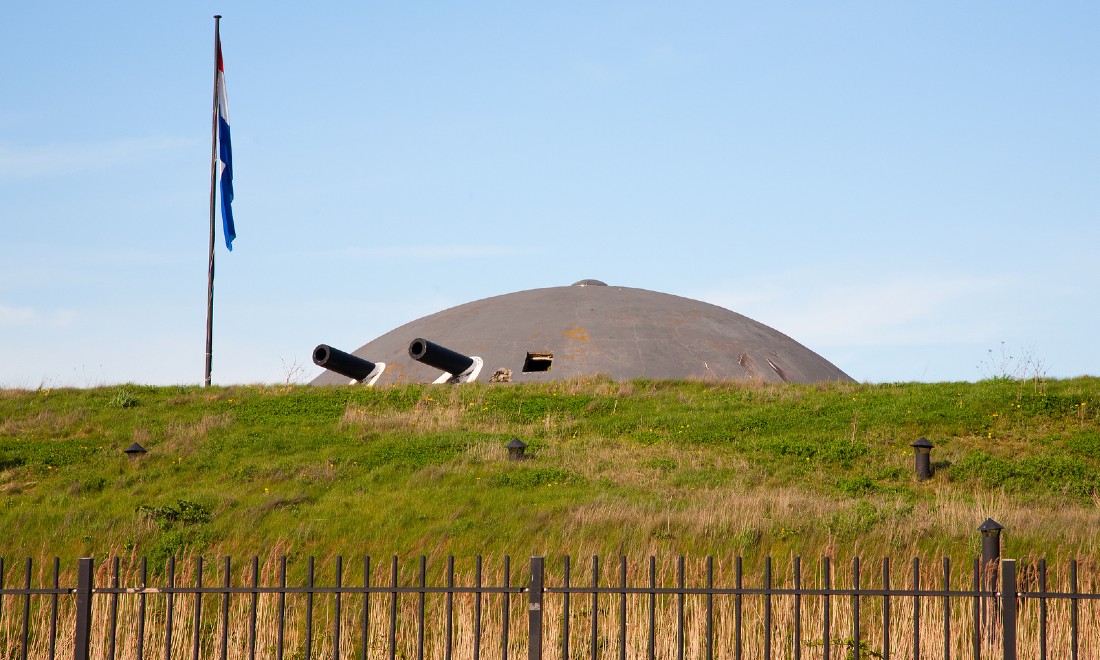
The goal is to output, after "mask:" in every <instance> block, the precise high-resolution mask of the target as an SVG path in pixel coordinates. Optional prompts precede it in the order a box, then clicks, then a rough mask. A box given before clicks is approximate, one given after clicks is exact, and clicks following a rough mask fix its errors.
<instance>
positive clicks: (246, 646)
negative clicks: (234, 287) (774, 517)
mask: <svg viewBox="0 0 1100 660" xmlns="http://www.w3.org/2000/svg"><path fill="white" fill-rule="evenodd" d="M502 564H503V565H502V566H501V567H499V570H495V571H494V572H493V575H492V579H491V580H486V576H485V571H484V567H483V564H482V559H481V557H477V558H476V561H475V565H474V570H473V574H472V576H471V575H470V574H469V571H466V572H464V573H463V574H462V577H463V581H466V582H469V584H456V581H457V580H456V578H457V577H458V574H457V573H456V570H455V563H454V558H453V557H449V558H448V559H447V564H446V568H445V569H444V570H443V571H442V574H441V577H440V579H439V580H438V582H435V581H434V580H433V581H432V582H434V583H430V581H429V580H428V571H427V560H426V558H425V557H420V559H419V562H418V564H417V566H416V567H415V569H413V570H410V569H409V568H408V567H407V566H406V567H405V570H404V571H402V570H400V569H401V566H400V565H399V561H398V558H397V557H393V558H391V560H390V562H389V564H388V566H387V567H386V568H388V570H382V571H376V574H375V575H373V576H372V568H373V567H372V563H371V558H370V557H366V558H364V559H363V562H362V564H361V568H362V572H361V575H360V576H359V577H360V578H361V579H359V580H358V582H357V583H356V584H350V583H345V580H344V578H345V576H344V562H343V558H342V557H337V558H336V561H335V564H334V567H333V568H334V571H333V573H332V577H333V581H332V582H331V583H329V584H317V580H316V577H317V572H316V569H315V564H314V560H313V558H312V557H310V558H309V559H308V562H307V563H306V565H305V567H304V569H305V570H304V574H303V572H302V571H301V570H300V569H299V567H297V566H295V568H296V569H298V570H297V572H296V574H295V577H296V578H300V580H299V582H298V584H288V563H287V559H286V558H285V557H282V558H279V559H278V561H277V563H276V565H275V566H274V568H272V567H271V566H270V565H266V566H267V568H266V573H265V572H263V571H261V568H260V563H259V560H258V558H253V559H252V561H251V563H250V565H247V566H246V567H245V568H246V569H247V570H244V571H239V572H240V574H241V575H242V576H243V579H242V580H241V581H242V582H244V584H233V582H232V576H233V568H234V567H233V564H232V563H231V561H230V559H229V558H225V559H224V561H223V562H222V563H221V566H220V569H219V570H214V571H213V573H214V576H213V577H212V578H211V576H210V575H208V573H209V571H208V570H207V566H206V564H204V562H203V560H202V559H201V558H196V559H195V560H194V562H189V563H187V564H186V565H177V563H176V561H175V559H169V560H168V562H167V565H166V567H165V570H164V571H163V573H160V574H158V575H157V576H156V580H155V581H157V582H159V584H151V583H150V582H151V581H150V580H149V579H148V578H149V570H148V565H147V562H146V560H145V559H144V558H142V559H141V560H140V563H135V564H134V565H132V566H130V567H129V568H128V573H127V574H126V576H125V577H126V578H127V579H132V580H134V582H133V583H132V586H127V585H126V584H125V583H124V582H125V581H124V580H123V575H122V573H121V572H120V561H119V559H118V558H114V559H113V560H112V561H111V562H110V564H109V565H108V566H107V567H100V570H99V573H98V575H97V574H96V568H95V565H94V562H93V561H92V560H91V559H82V560H80V562H79V565H78V570H77V583H76V585H74V586H62V585H61V578H62V576H61V573H60V562H59V561H58V560H57V559H55V560H54V561H53V562H52V566H50V567H49V570H48V571H40V573H41V575H40V576H39V582H42V581H44V580H46V581H49V584H50V586H40V585H39V586H33V582H34V580H33V579H32V578H33V573H34V570H33V569H34V566H33V563H32V561H31V560H30V559H27V560H26V561H25V563H23V566H22V567H21V568H22V570H21V571H20V570H19V568H20V567H18V566H13V567H12V568H11V570H10V571H9V570H8V569H7V567H6V566H5V564H4V561H3V559H2V558H0V658H2V659H3V660H7V659H8V658H28V657H31V658H39V657H43V658H50V659H51V660H52V659H53V658H55V657H73V658H75V659H76V660H84V659H86V658H91V657H96V658H108V659H110V660H115V659H116V658H119V659H120V660H121V659H122V658H144V657H163V658H165V660H170V659H171V658H173V657H179V658H187V657H191V658H195V659H196V660H197V659H198V658H200V657H202V658H208V657H209V658H221V659H223V660H226V659H228V658H231V657H232V658H249V659H250V660H251V659H253V658H256V657H274V658H277V659H279V660H281V659H282V658H284V657H287V658H289V657H294V658H306V659H310V658H313V657H317V658H321V657H325V658H334V659H336V660H340V659H341V658H364V659H365V658H368V657H370V658H375V657H377V658H391V659H393V658H397V657H416V658H417V659H418V660H423V658H425V657H427V656H430V657H439V656H442V657H443V658H445V660H450V659H451V658H452V657H471V658H474V659H475V660H480V657H482V656H485V657H492V658H494V659H495V658H497V657H500V658H501V659H502V660H508V658H509V657H518V656H520V655H522V654H523V652H524V651H526V655H527V657H528V658H529V660H536V659H541V658H543V657H546V658H563V659H569V658H575V657H585V658H591V659H592V660H596V659H603V658H615V657H617V658H622V659H625V658H627V657H632V658H633V657H646V658H657V657H672V656H671V655H668V654H667V653H666V651H667V650H668V649H669V648H671V649H672V654H673V655H674V656H675V657H676V658H678V659H680V658H685V657H701V658H707V659H708V660H709V659H711V658H714V657H719V656H720V657H732V658H736V659H738V660H740V659H741V658H743V657H763V658H766V659H771V658H773V657H783V658H795V659H796V660H801V658H811V657H812V658H836V657H844V658H886V659H888V658H891V657H895V658H906V657H912V658H920V657H924V656H922V645H924V646H925V648H924V651H925V653H927V651H928V645H927V643H928V642H930V641H931V640H932V639H933V638H936V639H935V641H936V642H937V643H942V647H940V648H942V650H943V657H951V651H952V650H953V649H958V648H959V644H960V642H959V640H960V639H966V640H967V641H966V642H965V646H966V647H967V651H969V653H968V654H958V657H972V658H974V659H975V660H978V659H980V658H983V657H984V658H1005V659H1014V658H1016V657H1017V647H1018V629H1019V627H1020V625H1021V624H1023V625H1024V626H1025V627H1027V630H1028V634H1032V635H1034V636H1035V637H1037V648H1038V650H1039V655H1040V657H1041V658H1047V657H1069V658H1073V659H1076V658H1078V657H1079V652H1080V635H1081V626H1080V621H1079V618H1080V608H1081V605H1082V603H1093V602H1096V601H1100V593H1087V592H1086V593H1082V592H1080V591H1079V590H1078V563H1077V562H1076V561H1073V562H1070V564H1069V579H1068V584H1069V590H1068V591H1050V590H1047V579H1048V572H1047V566H1046V562H1045V560H1040V561H1039V562H1038V563H1037V565H1035V566H1029V567H1028V570H1029V571H1031V574H1030V575H1029V579H1031V580H1032V581H1033V582H1034V581H1036V580H1037V584H1038V589H1037V590H1035V589H1031V590H1020V589H1019V582H1018V578H1017V563H1016V561H1014V560H1002V561H999V562H998V563H997V564H990V565H986V566H983V565H982V563H981V562H980V561H979V560H975V561H974V563H973V566H972V568H971V570H970V571H967V573H969V575H966V576H963V575H959V576H958V577H957V578H956V579H955V580H954V581H953V579H952V574H951V568H952V567H951V564H950V562H949V561H948V560H946V559H945V560H944V561H943V563H942V575H937V577H938V579H937V580H936V582H938V584H931V583H929V584H928V586H925V585H924V584H922V581H923V582H927V581H928V573H929V570H930V569H931V570H932V571H934V572H937V573H938V568H937V567H936V566H934V565H930V564H921V562H920V561H919V560H917V559H914V560H913V561H912V563H911V564H910V566H909V567H907V569H908V570H900V569H904V568H906V567H901V566H898V567H896V569H895V568H894V567H892V566H891V564H890V561H889V560H888V559H884V560H883V561H882V564H881V566H878V567H875V568H873V569H867V568H863V567H861V566H860V561H859V559H854V560H853V561H852V565H851V566H850V567H844V569H843V570H834V566H833V564H832V562H831V560H830V559H829V558H824V559H823V560H822V561H821V562H819V563H818V564H817V565H816V566H814V567H813V569H812V570H811V571H810V573H809V575H808V577H811V578H813V583H814V586H810V585H808V584H807V583H806V582H805V581H804V578H805V577H807V576H806V575H804V574H803V567H802V562H801V559H799V558H794V559H793V562H792V565H791V566H790V567H789V568H787V569H785V572H784V577H785V578H786V579H787V584H788V585H789V586H777V585H775V584H773V582H774V574H773V565H772V560H771V558H766V559H765V561H764V565H763V570H762V571H760V572H757V573H754V574H753V575H751V576H749V577H750V578H751V580H750V581H751V582H754V583H755V584H749V585H746V573H745V571H744V570H743V566H742V561H741V559H740V558H735V559H734V561H733V574H732V582H733V586H727V585H716V584H715V582H714V560H713V558H710V557H707V558H706V559H705V561H704V563H703V565H702V567H700V566H698V565H695V566H694V567H693V570H692V572H691V574H690V576H689V574H688V571H686V570H685V561H684V559H683V557H679V558H677V559H676V561H675V564H674V566H673V568H671V569H669V568H668V567H667V566H664V567H663V569H664V570H662V571H661V573H660V578H659V577H658V573H659V571H658V566H657V561H656V559H655V558H653V557H650V558H649V560H648V563H644V565H643V566H642V567H641V571H639V570H638V566H637V565H635V566H634V569H635V574H634V575H633V580H631V579H629V578H630V575H629V571H628V569H629V568H630V566H629V565H628V562H627V560H626V558H625V557H623V558H619V560H618V562H616V563H614V564H613V565H612V566H610V567H607V566H602V565H601V563H600V559H599V558H598V557H593V558H592V559H591V564H590V565H588V566H584V567H578V566H575V565H574V563H573V562H572V560H571V559H570V558H569V557H564V558H563V561H562V563H561V565H560V569H557V570H555V569H554V568H548V567H547V566H546V563H545V561H544V560H543V558H542V557H533V558H531V561H530V564H529V566H528V567H527V570H526V571H524V572H525V576H524V577H525V578H526V581H525V582H522V583H519V584H514V583H513V582H512V573H513V570H512V567H511V564H510V559H509V558H508V557H504V559H503V562H502ZM238 568H239V567H238ZM601 569H602V570H601ZM700 569H701V570H700ZM8 572H12V573H14V574H15V575H16V578H17V579H18V578H22V579H19V581H18V586H15V585H9V584H5V579H6V578H7V573H8ZM436 572H439V571H436ZM898 572H903V573H908V584H905V585H902V586H896V587H893V586H891V577H892V576H893V577H894V578H895V580H896V573H898ZM868 575H870V576H873V577H875V578H877V581H878V582H879V584H878V585H877V586H873V587H864V586H861V579H862V578H865V577H866V576H868ZM65 577H66V579H67V580H71V579H72V576H71V575H69V574H66V576H65ZM177 577H181V578H185V579H183V580H181V581H185V582H188V584H180V583H178V582H177ZM433 577H435V573H433ZM726 577H727V578H728V577H730V576H729V575H728V571H727V574H726ZM964 577H965V578H966V582H967V583H968V584H969V588H958V587H957V586H956V587H954V588H953V584H955V585H957V584H959V583H960V579H962V578H964ZM104 578H106V579H104ZM689 578H690V579H689ZM838 579H841V580H845V581H846V582H847V583H848V585H847V586H844V587H841V586H839V585H838V584H837V580H838ZM97 580H98V581H99V582H100V583H101V584H97V583H96V582H97ZM204 581H207V582H212V583H211V584H206V583H204ZM261 582H267V583H266V584H261ZM271 582H275V584H271ZM670 583H671V586H670ZM692 583H694V584H692ZM757 585H758V586H757ZM523 596H526V597H523ZM513 597H515V598H514V599H513ZM429 598H430V599H431V600H432V605H431V608H429V607H428V600H429ZM456 598H458V599H461V601H462V603H461V604H460V603H456ZM261 599H263V601H262V602H263V605H262V606H261ZM288 599H289V600H290V601H292V602H288ZM318 600H319V601H321V602H317V601H318ZM716 600H717V601H718V602H719V603H723V604H724V608H725V609H720V608H716V605H715V603H716ZM32 601H33V602H34V604H35V605H36V606H35V607H34V608H32ZM135 601H136V602H135ZM811 601H812V602H811ZM231 603H232V604H233V607H232V612H231ZM460 605H461V607H460ZM811 605H812V606H811ZM1034 605H1037V608H1036V607H1034ZM122 606H125V607H122ZM524 606H525V609H526V611H527V617H526V621H523V619H524V617H523V616H522V615H521V614H520V613H519V611H520V608H521V607H524ZM930 607H932V608H937V607H938V608H939V612H940V613H941V614H940V619H941V620H942V629H941V630H938V631H936V630H931V629H930V626H929V621H928V620H927V618H928V617H929V613H930V611H932V610H929V608H930ZM1052 607H1068V609H1069V613H1068V614H1069V623H1068V640H1069V643H1068V648H1066V649H1061V648H1059V649H1055V650H1056V651H1057V652H1056V653H1052V650H1051V649H1049V648H1048V646H1049V645H1048V620H1049V617H1050V608H1052ZM490 608H491V611H490ZM842 608H843V609H844V614H843V615H842V614H841V609H842ZM1021 608H1026V612H1022V611H1021ZM121 609H125V610H126V614H125V615H124V614H122V612H121ZM1036 609H1037V611H1036ZM459 610H461V612H459ZM932 612H933V613H934V611H932ZM32 614H33V616H32ZM963 614H965V615H969V619H968V620H964V623H966V622H967V621H968V623H969V625H968V626H965V627H968V628H969V629H968V630H961V629H960V627H962V624H960V623H959V615H963ZM781 616H782V617H785V621H784V623H783V624H782V625H779V624H777V623H776V619H777V618H778V617H781ZM1093 616H1096V614H1095V613H1093ZM261 619H262V621H261ZM749 619H751V621H749ZM242 621H243V623H242ZM901 623H904V624H906V625H908V626H910V627H911V639H907V640H906V641H907V642H909V645H908V648H907V649H906V650H905V652H904V653H902V652H901V651H900V649H897V648H892V644H894V645H897V642H898V640H899V635H900V634H901V632H900V631H899V630H898V627H899V624H901ZM490 624H491V625H492V628H491V630H490V628H489V627H488V626H489V625H490ZM524 624H526V625H524ZM231 626H238V627H240V626H243V629H242V631H241V632H240V633H239V634H236V635H232V636H233V641H232V643H231V641H230V637H231V633H230V628H231ZM811 627H813V628H814V632H813V633H812V634H813V639H804V635H806V634H808V632H807V631H809V629H810V628H811ZM869 627H874V628H875V630H874V632H873V633H872V632H871V631H869V630H868V628H869ZM153 628H156V629H157V631H158V632H157V633H156V634H155V635H154V634H153V633H152V632H151V631H152V630H153ZM429 628H430V629H431V630H430V632H429V630H428V629H429ZM460 628H461V630H459V629H460ZM781 629H782V630H783V631H785V632H784V633H783V634H782V635H780V630H781ZM838 629H839V630H838ZM318 631H319V632H320V635H319V636H315V634H316V633H318ZM834 633H839V635H843V637H841V636H834ZM959 633H963V634H965V635H966V636H965V637H962V638H960V637H958V635H959ZM292 635H293V637H294V638H295V642H294V643H291V642H290V641H288V637H290V636H292ZM662 635H663V636H664V638H663V641H659V640H658V637H659V636H662ZM426 636H427V637H428V641H427V642H426ZM261 637H262V638H263V641H262V642H261V639H260V638H261ZM321 637H324V640H323V643H321V641H322V640H321ZM460 638H461V639H460ZM548 639H549V640H550V643H549V644H548V645H547V640H548ZM872 639H874V643H875V646H873V647H872V645H871V644H872ZM487 640H489V641H488V647H486V643H487ZM662 644H663V645H664V646H662ZM750 644H751V645H753V646H752V647H751V649H752V650H750ZM122 646H125V647H126V650H125V652H123V651H122V650H121V647H122ZM154 646H155V648H154ZM494 646H495V650H491V651H490V649H492V648H493V647H494ZM811 646H812V647H813V648H807V647H811ZM459 647H460V648H459ZM659 647H660V649H664V650H659ZM93 648H94V650H93ZM1090 648H1093V647H1090ZM1096 649H1100V647H1096ZM231 651H232V655H231V653H230V652H231Z"/></svg>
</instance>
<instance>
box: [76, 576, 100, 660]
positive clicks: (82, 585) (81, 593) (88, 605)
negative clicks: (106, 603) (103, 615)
mask: <svg viewBox="0 0 1100 660" xmlns="http://www.w3.org/2000/svg"><path fill="white" fill-rule="evenodd" d="M94 562H95V560H94V559H91V558H82V559H81V560H80V565H79V568H78V569H77V577H76V633H75V637H74V645H73V646H74V649H73V660H88V657H89V651H90V647H91V636H92V578H93V577H94V574H95V571H94Z"/></svg>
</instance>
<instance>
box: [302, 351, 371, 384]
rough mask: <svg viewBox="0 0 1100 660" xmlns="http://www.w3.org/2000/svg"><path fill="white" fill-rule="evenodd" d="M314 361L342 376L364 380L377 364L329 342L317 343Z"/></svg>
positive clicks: (319, 365)
mask: <svg viewBox="0 0 1100 660" xmlns="http://www.w3.org/2000/svg"><path fill="white" fill-rule="evenodd" d="M313 363H314V364H316V365H317V366H318V367H324V368H325V369H328V370H329V371H335V372H336V373H338V374H340V375H341V376H347V377H348V378H351V379H353V380H358V381H362V380H363V379H365V378H366V377H367V376H369V375H370V373H371V372H372V371H374V367H375V364H374V363H373V362H371V361H369V360H364V359H363V358H361V357H356V356H354V355H352V354H351V353H345V352H343V351H341V350H340V349H338V348H333V347H331V346H329V345H328V344H317V348H315V349H313Z"/></svg>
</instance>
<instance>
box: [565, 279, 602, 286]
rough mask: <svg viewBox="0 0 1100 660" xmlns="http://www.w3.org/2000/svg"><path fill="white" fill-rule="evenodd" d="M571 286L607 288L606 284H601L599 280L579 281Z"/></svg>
mask: <svg viewBox="0 0 1100 660" xmlns="http://www.w3.org/2000/svg"><path fill="white" fill-rule="evenodd" d="M573 286H607V282H601V281H599V280H580V281H579V282H573Z"/></svg>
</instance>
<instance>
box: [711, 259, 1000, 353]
mask: <svg viewBox="0 0 1100 660" xmlns="http://www.w3.org/2000/svg"><path fill="white" fill-rule="evenodd" d="M1009 286H1010V282H1009V281H1007V280H1003V279H996V278H983V277H973V276H966V275H957V276H947V275H912V274H911V275H901V276H895V277H885V278H879V279H875V278H871V279H866V280H865V281H858V282H846V283H845V282H837V281H836V279H835V278H829V281H827V282H819V281H815V280H813V278H809V277H806V276H804V275H803V276H798V277H795V276H791V275H787V276H781V277H779V278H769V281H763V282H760V281H757V282H751V281H746V282H739V283H737V284H735V285H734V284H731V285H728V286H724V287H722V288H719V289H713V290H710V291H704V292H701V293H698V294H696V295H695V297H697V298H699V299H701V300H706V301H708V302H711V303H714V304H716V305H721V306H722V307H726V308H727V309H731V310H733V311H736V312H738V313H741V314H744V315H746V316H749V317H751V318H753V319H755V320H757V321H760V322H761V323H765V324H767V325H770V326H772V327H774V328H775V329H776V330H779V331H780V332H783V333H785V334H787V335H790V336H791V337H793V338H795V339H796V340H798V341H800V342H803V343H806V344H808V345H811V346H875V345H877V346H905V345H908V346H912V345H926V344H946V343H959V342H965V341H982V340H984V339H986V338H987V337H989V336H990V334H991V333H992V334H996V331H995V326H996V324H997V320H996V319H993V318H990V317H989V316H988V315H987V314H985V313H984V310H987V309H988V304H989V303H988V302H987V301H989V300H990V299H992V298H998V297H999V296H1000V294H1001V293H1003V292H1006V291H1008V290H1009Z"/></svg>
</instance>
